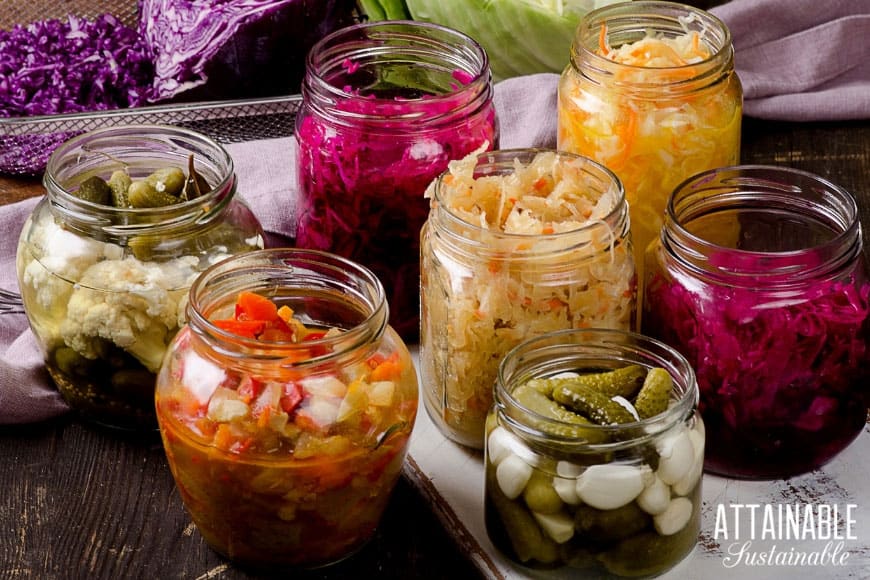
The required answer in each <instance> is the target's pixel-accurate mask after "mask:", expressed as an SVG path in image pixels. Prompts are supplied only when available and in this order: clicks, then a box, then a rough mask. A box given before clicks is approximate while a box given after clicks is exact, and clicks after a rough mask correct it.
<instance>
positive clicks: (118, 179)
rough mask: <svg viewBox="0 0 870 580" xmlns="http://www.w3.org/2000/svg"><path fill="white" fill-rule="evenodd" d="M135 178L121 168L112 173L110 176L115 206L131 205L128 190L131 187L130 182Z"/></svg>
mask: <svg viewBox="0 0 870 580" xmlns="http://www.w3.org/2000/svg"><path fill="white" fill-rule="evenodd" d="M131 183H133V180H132V179H130V176H129V175H127V172H126V171H124V170H122V169H119V170H117V171H115V172H113V173H112V176H111V177H109V187H110V188H111V190H112V205H113V206H115V207H130V200H129V198H128V197H127V190H128V189H130V184H131Z"/></svg>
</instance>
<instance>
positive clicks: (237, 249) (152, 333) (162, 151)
mask: <svg viewBox="0 0 870 580" xmlns="http://www.w3.org/2000/svg"><path fill="white" fill-rule="evenodd" d="M237 183H238V181H237V179H236V176H235V174H234V170H233V161H232V158H231V157H230V156H229V154H228V153H227V152H226V150H225V149H224V148H223V147H222V146H220V145H219V144H218V143H216V142H214V141H213V140H212V139H210V138H208V137H206V136H205V135H201V134H199V133H195V132H193V131H189V130H186V129H181V128H176V127H169V126H159V125H148V126H138V125H131V126H116V127H111V128H107V129H99V130H96V131H92V132H89V133H85V134H83V135H80V136H78V137H74V138H72V139H70V140H68V141H67V142H65V143H63V144H62V145H60V146H59V147H58V148H57V149H56V150H55V151H54V152H53V154H52V155H51V157H50V159H49V161H48V165H47V168H46V171H45V176H44V178H43V184H44V186H45V189H46V195H45V197H43V199H42V200H41V201H40V202H39V203H38V204H37V205H36V208H35V209H34V210H33V213H32V214H31V215H30V217H29V218H28V220H27V221H26V223H25V224H24V227H23V229H22V231H21V235H20V238H19V242H18V252H17V259H16V267H17V273H18V282H19V287H20V288H21V295H22V298H23V301H24V308H25V310H26V312H27V317H28V320H29V321H30V327H31V329H32V330H33V334H34V335H35V336H36V339H37V341H38V342H39V344H40V346H41V347H42V349H43V352H44V356H45V365H46V368H47V369H48V372H49V374H50V375H51V377H52V379H53V380H54V383H55V384H56V385H57V388H58V390H59V391H60V393H61V395H62V396H63V398H64V400H65V401H66V402H67V403H68V404H69V405H70V407H72V408H73V409H75V410H77V411H78V412H80V414H81V415H82V416H83V417H85V418H87V419H90V420H93V421H95V422H98V423H101V424H103V425H107V426H111V427H117V428H124V429H156V428H157V423H156V420H155V417H154V381H155V377H156V373H157V370H158V369H159V368H160V364H161V361H162V360H163V355H164V353H165V352H166V348H167V345H168V344H169V342H170V340H172V337H173V336H174V335H175V333H176V332H177V331H178V328H179V327H180V326H181V325H182V324H184V320H185V314H184V312H185V306H186V304H187V293H188V290H189V289H190V285H191V284H192V283H193V280H194V279H195V278H196V277H197V276H198V275H199V273H200V272H202V271H203V270H205V269H206V268H208V267H209V266H211V265H212V264H214V263H216V262H218V261H220V260H222V259H224V258H227V257H229V256H231V255H234V254H238V253H242V252H246V251H249V250H256V249H260V248H262V247H263V235H262V228H261V227H260V222H259V221H258V220H257V218H256V217H255V216H254V214H253V213H252V212H251V210H250V208H249V207H248V206H247V205H246V203H245V202H244V201H243V199H242V198H241V197H240V194H239V192H238V190H237Z"/></svg>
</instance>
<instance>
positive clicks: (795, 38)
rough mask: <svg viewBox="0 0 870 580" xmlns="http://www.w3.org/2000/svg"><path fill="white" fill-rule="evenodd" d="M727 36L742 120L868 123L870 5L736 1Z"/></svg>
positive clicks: (722, 10)
mask: <svg viewBox="0 0 870 580" xmlns="http://www.w3.org/2000/svg"><path fill="white" fill-rule="evenodd" d="M711 12H712V13H713V14H715V15H716V16H718V17H719V18H721V19H722V20H723V21H724V22H725V24H726V25H727V26H728V28H729V29H730V30H731V36H732V40H733V44H734V66H735V69H736V70H737V75H738V76H739V77H740V80H741V82H742V83H743V91H744V112H745V113H746V115H747V116H751V117H758V118H762V119H775V120H784V121H838V120H847V119H868V118H870V0H828V1H824V2H823V1H819V0H787V1H785V2H784V1H783V0H733V1H732V2H728V3H727V4H723V5H722V6H719V7H716V8H713V9H712V10H711Z"/></svg>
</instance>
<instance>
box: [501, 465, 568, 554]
mask: <svg viewBox="0 0 870 580" xmlns="http://www.w3.org/2000/svg"><path fill="white" fill-rule="evenodd" d="M487 489H488V492H487V499H488V501H489V502H490V504H491V506H492V507H493V508H495V512H496V513H497V515H498V519H499V521H498V522H494V521H491V520H489V521H488V523H487V525H488V527H490V528H493V532H496V529H497V531H498V532H499V533H493V536H495V537H499V536H502V537H503V536H505V535H506V536H507V539H508V541H509V542H510V544H511V547H512V548H513V552H514V553H515V554H516V556H517V558H518V559H519V560H520V562H523V563H528V562H530V561H532V560H535V561H537V562H540V563H544V564H549V563H552V562H555V561H556V560H558V558H559V548H558V544H556V542H554V541H553V540H551V539H550V538H549V537H547V536H546V535H545V534H544V532H543V531H542V530H541V528H540V526H539V525H538V523H537V522H536V521H535V518H534V516H532V514H531V512H529V510H527V509H526V508H524V507H523V506H522V504H521V503H519V502H516V501H511V500H510V499H508V498H507V496H505V495H504V494H503V493H502V492H501V489H499V487H498V483H496V482H495V481H489V482H488V485H487Z"/></svg>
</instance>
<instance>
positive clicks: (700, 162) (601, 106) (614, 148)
mask: <svg viewBox="0 0 870 580" xmlns="http://www.w3.org/2000/svg"><path fill="white" fill-rule="evenodd" d="M558 98H559V101H558V115H559V120H558V139H557V140H558V146H559V149H563V150H565V151H570V152H573V153H578V154H580V155H585V156H587V157H590V158H592V159H594V160H596V161H598V162H599V163H602V164H604V165H605V166H607V167H608V168H609V169H611V170H612V171H613V172H614V173H616V175H618V176H619V178H620V179H621V180H622V183H623V185H624V187H625V195H626V198H627V200H628V205H629V207H630V208H631V228H632V235H633V236H634V245H635V252H636V255H637V259H638V268H639V271H640V270H641V269H642V266H643V264H642V255H643V254H642V253H643V250H644V248H645V247H646V246H647V245H648V244H649V243H650V242H651V241H652V240H653V239H655V238H656V237H657V236H658V232H659V230H660V228H661V225H662V219H663V214H664V209H665V204H666V203H667V199H668V195H670V193H671V192H672V191H673V190H674V188H675V187H676V186H677V184H679V183H680V182H681V181H683V180H684V179H686V178H688V177H690V176H692V175H694V174H695V173H698V172H700V171H704V170H706V169H712V168H714V167H722V166H726V165H734V164H736V163H738V162H739V155H740V123H741V117H742V115H741V113H742V108H743V97H742V89H741V86H740V81H739V79H738V78H737V75H736V74H735V72H734V62H733V49H732V46H731V34H730V32H729V31H728V29H727V27H726V26H725V24H724V23H722V22H721V21H720V20H719V19H718V18H716V17H715V16H713V15H712V14H710V13H708V12H705V11H703V10H699V9H696V8H692V7H690V6H686V5H683V4H676V3H671V2H657V1H653V2H647V1H635V2H630V3H629V2H624V3H619V4H615V5H611V6H605V7H603V8H600V9H598V10H594V11H591V12H589V13H587V14H586V15H585V16H584V17H583V18H582V19H581V21H580V23H579V25H578V27H577V31H576V36H575V39H574V44H573V46H572V49H571V62H570V64H569V65H568V66H567V67H566V68H565V70H564V72H563V73H562V77H561V79H560V82H559V97H558Z"/></svg>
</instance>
